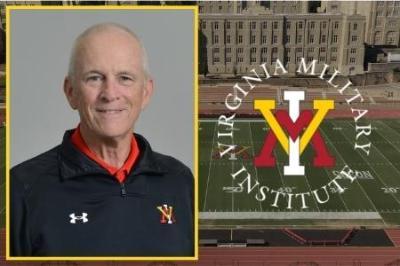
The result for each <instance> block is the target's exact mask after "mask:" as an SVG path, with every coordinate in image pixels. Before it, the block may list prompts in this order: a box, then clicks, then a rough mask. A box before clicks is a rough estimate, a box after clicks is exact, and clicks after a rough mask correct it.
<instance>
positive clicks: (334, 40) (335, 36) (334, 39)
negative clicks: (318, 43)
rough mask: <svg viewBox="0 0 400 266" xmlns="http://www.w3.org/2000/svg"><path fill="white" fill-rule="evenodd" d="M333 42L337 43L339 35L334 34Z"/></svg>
mask: <svg viewBox="0 0 400 266" xmlns="http://www.w3.org/2000/svg"><path fill="white" fill-rule="evenodd" d="M332 42H333V43H337V35H333V36H332Z"/></svg>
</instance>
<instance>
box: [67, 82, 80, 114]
mask: <svg viewBox="0 0 400 266" xmlns="http://www.w3.org/2000/svg"><path fill="white" fill-rule="evenodd" d="M64 93H65V97H67V100H68V103H69V105H70V106H71V108H72V109H74V110H76V109H77V108H78V103H77V100H76V95H75V91H74V88H73V82H72V80H71V78H70V77H68V76H66V77H65V79H64Z"/></svg>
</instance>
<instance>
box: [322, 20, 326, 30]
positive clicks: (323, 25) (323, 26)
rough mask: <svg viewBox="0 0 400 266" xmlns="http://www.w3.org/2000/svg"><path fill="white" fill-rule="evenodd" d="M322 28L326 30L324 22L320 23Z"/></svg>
mask: <svg viewBox="0 0 400 266" xmlns="http://www.w3.org/2000/svg"><path fill="white" fill-rule="evenodd" d="M322 28H323V29H326V21H324V22H322Z"/></svg>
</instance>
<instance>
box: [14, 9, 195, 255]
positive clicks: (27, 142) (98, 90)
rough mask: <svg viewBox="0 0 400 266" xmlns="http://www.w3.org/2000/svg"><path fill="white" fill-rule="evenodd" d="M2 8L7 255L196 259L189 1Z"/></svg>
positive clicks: (192, 21) (192, 11)
mask: <svg viewBox="0 0 400 266" xmlns="http://www.w3.org/2000/svg"><path fill="white" fill-rule="evenodd" d="M7 15H8V18H7V23H8V24H7V34H8V35H7V38H8V39H7V41H8V46H7V49H8V50H7V56H8V62H9V63H8V64H9V65H8V73H7V75H8V76H7V77H8V78H9V84H8V85H9V86H8V88H7V100H8V108H9V109H8V120H7V121H8V122H7V127H8V128H7V145H8V151H9V152H8V154H7V156H8V161H7V166H8V167H7V192H8V193H7V194H8V195H7V241H8V245H7V246H8V249H7V259H11V260H13V259H18V258H22V259H24V260H25V259H29V258H38V257H46V258H54V259H63V260H64V259H66V260H69V259H79V258H83V257H84V258H90V259H95V260H96V259H113V260H114V259H117V260H118V259H119V258H123V259H126V258H128V259H132V260H147V259H148V260H154V259H156V260H157V259H162V260H193V259H196V257H197V246H196V245H197V232H196V230H197V191H196V190H197V177H196V175H197V166H196V164H197V155H196V152H197V146H196V139H197V135H196V127H197V110H196V109H197V104H196V100H197V95H196V93H197V81H196V78H197V73H196V72H197V55H196V53H197V49H196V47H197V30H196V29H197V9H196V8H195V7H192V6H185V7H174V6H168V7H165V6H164V7H148V6H147V7H133V6H130V7H116V6H114V7H99V8H98V7H68V8H67V7H61V6H59V7H54V8H43V7H40V6H38V7H35V8H33V7H28V6H26V7H21V6H19V7H7Z"/></svg>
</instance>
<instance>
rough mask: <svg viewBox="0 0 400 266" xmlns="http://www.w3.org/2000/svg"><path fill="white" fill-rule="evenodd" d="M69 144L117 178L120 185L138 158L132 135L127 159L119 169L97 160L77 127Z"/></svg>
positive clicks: (137, 149)
mask: <svg viewBox="0 0 400 266" xmlns="http://www.w3.org/2000/svg"><path fill="white" fill-rule="evenodd" d="M71 142H72V143H73V144H74V145H75V147H76V148H77V149H78V150H79V151H81V152H83V153H84V154H85V155H86V156H87V157H89V158H90V159H92V160H93V161H95V162H96V163H98V164H99V165H100V166H101V167H103V168H104V169H106V170H107V171H108V172H109V173H110V174H111V175H112V176H114V177H115V178H117V180H118V181H119V182H120V183H122V182H124V180H125V178H126V177H127V176H128V174H129V173H130V171H131V169H132V167H133V165H134V164H135V161H136V159H137V157H138V156H139V147H138V145H137V142H136V139H135V137H134V135H133V134H132V141H131V150H130V152H129V155H128V158H127V159H126V161H125V163H124V165H123V166H122V167H121V168H119V169H118V168H116V167H114V166H111V165H109V164H108V163H106V162H105V161H104V160H102V159H101V158H99V157H98V156H97V155H96V154H95V153H94V152H93V151H91V150H90V148H89V147H88V145H87V144H86V142H85V141H84V140H83V138H82V135H81V132H80V130H79V126H78V127H77V128H76V129H75V130H74V132H73V133H72V136H71Z"/></svg>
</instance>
